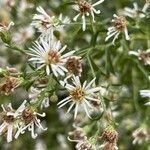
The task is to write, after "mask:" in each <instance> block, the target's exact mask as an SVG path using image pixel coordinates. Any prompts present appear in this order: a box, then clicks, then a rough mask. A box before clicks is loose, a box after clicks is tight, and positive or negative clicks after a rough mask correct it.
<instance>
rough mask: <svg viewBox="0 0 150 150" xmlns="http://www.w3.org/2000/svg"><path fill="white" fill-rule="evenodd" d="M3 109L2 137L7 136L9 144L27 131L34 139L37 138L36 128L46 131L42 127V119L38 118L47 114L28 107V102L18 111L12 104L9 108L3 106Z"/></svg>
mask: <svg viewBox="0 0 150 150" xmlns="http://www.w3.org/2000/svg"><path fill="white" fill-rule="evenodd" d="M1 107H2V109H3V111H2V113H1V114H0V117H1V120H2V124H1V125H0V135H2V134H3V135H5V134H6V138H7V142H11V141H12V139H13V138H15V139H17V138H18V136H19V135H20V134H23V133H24V132H25V130H26V129H28V130H29V131H30V132H31V136H32V138H36V137H37V134H36V133H35V129H34V128H35V126H37V127H38V128H40V129H42V130H46V128H43V127H42V125H41V121H40V119H38V116H40V117H44V116H45V113H43V114H39V113H37V112H36V110H35V109H34V108H32V107H31V106H28V105H27V101H26V100H25V101H24V102H23V103H22V104H21V106H20V107H19V108H18V109H17V110H14V109H13V108H12V105H11V103H10V104H9V105H8V106H7V107H4V106H3V105H2V106H1Z"/></svg>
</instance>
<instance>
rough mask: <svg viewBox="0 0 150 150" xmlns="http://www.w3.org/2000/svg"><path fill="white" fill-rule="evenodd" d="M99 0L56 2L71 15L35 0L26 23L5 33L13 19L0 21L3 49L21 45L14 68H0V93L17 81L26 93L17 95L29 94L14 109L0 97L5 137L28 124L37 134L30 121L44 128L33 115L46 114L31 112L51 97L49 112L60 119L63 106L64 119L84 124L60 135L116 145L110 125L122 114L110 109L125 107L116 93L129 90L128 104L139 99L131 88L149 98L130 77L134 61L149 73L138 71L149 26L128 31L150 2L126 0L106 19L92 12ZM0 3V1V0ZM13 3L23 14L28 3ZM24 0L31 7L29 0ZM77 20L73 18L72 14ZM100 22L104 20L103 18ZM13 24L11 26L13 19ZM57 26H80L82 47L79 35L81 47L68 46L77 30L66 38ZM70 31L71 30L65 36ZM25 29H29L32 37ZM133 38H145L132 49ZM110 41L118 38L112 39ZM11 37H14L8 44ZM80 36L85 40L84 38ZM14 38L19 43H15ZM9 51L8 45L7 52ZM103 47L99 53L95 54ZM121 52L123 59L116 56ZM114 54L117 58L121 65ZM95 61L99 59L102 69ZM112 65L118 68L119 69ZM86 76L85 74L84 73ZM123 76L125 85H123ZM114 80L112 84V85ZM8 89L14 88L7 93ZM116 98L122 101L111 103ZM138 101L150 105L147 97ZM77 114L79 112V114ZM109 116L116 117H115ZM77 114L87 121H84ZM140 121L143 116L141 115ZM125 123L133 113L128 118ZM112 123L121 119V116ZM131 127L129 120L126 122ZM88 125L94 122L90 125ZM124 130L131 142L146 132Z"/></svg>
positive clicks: (87, 147) (87, 149) (84, 146)
mask: <svg viewBox="0 0 150 150" xmlns="http://www.w3.org/2000/svg"><path fill="white" fill-rule="evenodd" d="M103 2H105V0H97V1H96V2H95V3H92V0H91V1H88V0H75V2H69V3H66V4H65V5H63V6H62V7H69V5H70V4H71V5H73V7H70V8H73V9H74V10H76V11H77V12H78V14H75V15H74V14H72V15H73V16H72V19H70V18H71V17H68V16H64V15H63V14H62V13H61V10H60V12H59V13H58V16H57V15H56V14H57V13H56V14H55V13H53V12H52V11H51V10H47V11H46V10H44V9H43V8H42V7H41V6H38V7H37V8H36V13H35V14H34V15H33V17H32V21H31V24H30V25H31V26H29V27H28V26H27V25H25V26H24V27H23V26H22V28H21V29H20V30H18V32H16V33H15V34H13V36H12V37H13V39H11V38H12V37H11V32H10V33H9V29H10V27H11V26H12V25H14V24H13V23H12V22H10V23H9V24H8V23H0V37H1V39H2V41H3V42H4V43H5V46H6V47H7V48H8V49H11V50H14V51H15V50H16V51H17V52H16V53H17V54H18V52H21V53H23V56H21V59H22V61H23V66H20V65H18V66H16V68H19V69H20V70H21V71H18V72H16V70H15V69H13V68H9V69H8V68H7V69H4V70H3V69H2V70H0V77H1V76H2V78H1V79H0V94H2V96H5V97H6V98H9V97H8V95H10V96H11V94H12V93H13V92H14V91H15V90H16V89H17V88H19V87H22V89H20V90H24V91H25V92H26V93H27V94H24V95H25V96H26V97H27V98H22V97H21V98H22V99H28V100H29V101H27V100H24V101H23V103H22V104H21V105H20V107H19V108H18V109H13V107H12V105H11V103H9V104H8V105H7V106H4V105H1V107H2V112H1V113H0V121H1V124H0V135H3V136H4V137H5V136H6V139H7V142H11V141H12V140H13V139H17V138H18V137H19V136H20V135H21V134H24V133H25V132H26V131H29V132H31V137H32V138H33V139H35V138H36V137H37V136H38V131H36V128H38V129H41V130H42V131H45V130H47V128H44V127H43V125H42V120H41V119H40V117H42V118H43V117H45V116H46V113H45V112H46V111H45V112H44V113H39V109H45V108H48V109H49V106H50V105H51V102H54V103H55V106H56V107H58V108H59V110H58V112H57V110H56V113H58V114H59V115H60V116H61V117H60V120H59V119H58V120H59V121H60V122H61V121H62V122H63V119H62V118H63V117H64V116H65V115H64V114H63V113H61V110H63V111H64V112H66V115H68V113H70V112H71V111H72V112H73V117H70V118H69V119H66V120H67V121H68V122H69V121H70V120H71V119H72V120H73V123H74V124H75V122H79V123H80V125H81V126H84V128H82V127H77V126H74V127H75V129H74V131H72V132H69V137H68V140H69V141H72V142H76V146H75V148H76V149H77V150H97V149H103V150H117V149H118V147H119V146H118V145H117V143H118V137H119V131H118V132H117V131H116V129H115V127H117V126H118V123H117V121H118V120H119V119H120V118H122V115H121V117H120V116H119V117H118V118H119V119H118V118H117V117H116V116H117V115H120V114H119V113H118V111H119V110H121V109H122V108H126V109H127V111H128V110H129V109H130V108H131V106H130V105H128V104H126V103H123V102H122V101H119V100H120V99H124V98H125V99H128V96H127V94H128V95H129V96H131V95H132V96H133V97H132V96H131V97H132V99H133V102H134V105H135V108H134V109H136V110H138V108H140V106H139V104H138V101H137V100H136V98H137V95H138V94H139V95H140V96H141V97H142V98H150V90H149V87H142V88H140V89H144V90H140V91H138V90H137V89H138V88H136V85H139V83H138V82H137V81H136V80H135V79H134V77H136V76H138V73H137V72H138V71H137V70H136V69H137V68H138V69H139V70H140V71H141V72H142V73H143V74H144V76H148V75H149V72H148V73H147V72H146V71H145V70H146V69H147V68H148V67H149V65H150V49H149V46H150V42H149V34H148V33H149V28H147V29H145V30H144V31H142V30H141V31H140V34H139V36H138V37H136V34H135V35H134V32H138V31H139V30H140V26H143V24H144V23H145V22H148V21H147V20H148V19H149V13H147V12H148V9H149V8H150V2H149V0H147V1H146V2H145V4H144V6H143V8H141V7H140V6H138V3H136V2H134V3H133V9H132V8H129V7H125V8H124V9H122V10H121V11H120V12H119V11H118V12H113V13H111V17H113V19H111V18H108V20H107V19H106V20H100V16H99V14H100V13H101V11H100V9H101V8H100V9H99V8H98V6H101V5H103ZM1 3H2V2H1V1H0V5H1ZM6 3H7V5H8V6H9V7H14V8H15V7H16V4H15V3H16V2H15V1H13V0H12V1H11V0H7V2H6ZM20 3H21V4H20ZM20 3H19V2H18V4H20V5H19V7H20V8H18V10H19V11H20V12H21V13H20V14H18V16H17V17H18V18H19V17H21V16H23V15H22V14H23V13H24V11H25V10H26V9H27V8H28V7H27V6H26V5H27V3H28V2H26V1H21V2H20ZM33 3H34V2H33ZM100 4H101V5H100ZM36 6H37V5H36ZM0 7H1V6H0ZM26 7H27V8H26ZM31 7H33V5H32V4H31ZM101 10H102V9H101ZM32 11H34V9H33V10H32ZM12 12H13V11H12ZM54 12H55V11H54ZM13 13H14V12H13ZM104 16H105V15H104ZM80 18H81V20H80ZM144 19H145V20H146V21H145V20H144ZM16 20H17V19H16ZM78 20H80V21H81V22H80V21H79V22H77V21H78ZM130 20H131V23H130ZM132 21H133V23H132ZM144 21H145V22H144ZM108 22H110V23H111V24H112V25H110V26H108V25H107V23H108ZM70 25H71V26H73V25H74V27H75V26H76V25H77V26H78V27H79V28H78V30H77V29H76V28H71V26H70ZM105 25H106V26H105ZM15 26H19V22H18V23H16V25H15ZM88 27H90V28H88ZM101 27H102V28H101ZM65 28H67V29H68V33H69V32H70V30H75V31H71V33H73V32H75V34H77V35H78V34H79V36H80V34H81V35H83V37H84V36H85V37H86V36H87V39H86V40H85V41H83V47H82V42H81V47H80V44H79V45H76V44H75V45H73V46H72V45H71V44H70V43H71V42H72V43H76V42H78V43H80V38H79V39H76V38H74V36H73V35H72V34H71V35H69V34H68V35H67V37H66V39H67V40H66V41H65V40H64V39H65V38H61V36H60V35H63V33H65V30H64V29H65ZM86 30H88V31H87V33H85V31H86ZM36 31H37V33H36ZM66 31H67V30H66ZM83 31H84V32H83ZM101 31H102V34H101ZM5 32H6V33H5ZM80 32H81V33H80ZM99 33H100V34H99ZM36 34H37V36H38V37H37V38H36ZM88 34H90V35H91V37H90V36H88ZM145 35H146V36H145ZM34 36H35V37H34ZM70 36H72V37H73V38H72V39H70ZM31 37H34V41H33V44H32V45H31V42H32V41H31V40H30V38H31ZM75 37H76V36H75ZM101 37H103V38H101ZM77 38H78V36H77ZM136 38H137V39H136ZM147 38H148V39H147ZM110 39H112V42H110V43H109V40H110ZM139 39H140V40H141V39H142V40H145V39H146V40H147V41H146V42H145V43H146V44H147V45H146V44H145V43H144V44H145V45H146V46H145V45H144V46H143V45H142V44H141V43H140V42H139V45H140V46H139V45H138V46H137V47H136V48H137V49H138V50H136V49H135V50H134V44H135V42H136V40H139ZM27 40H29V41H27ZM90 40H91V41H90ZM99 41H100V42H99ZM117 41H118V44H117V46H115V43H116V42H117ZM15 42H16V43H17V44H14V43H15ZM26 42H27V43H26ZM68 42H70V43H68ZM101 42H104V43H101ZM20 43H23V44H20ZM87 43H89V46H88V45H87ZM19 44H20V45H23V46H22V47H21V48H19V47H18V45H19ZM128 44H129V45H128ZM28 45H29V46H28ZM84 46H85V47H84ZM80 48H81V49H80ZM111 48H114V49H115V48H116V49H117V51H114V53H112V54H111V53H110V50H109V49H111ZM125 49H127V51H126V52H124V50H125ZM14 51H13V52H12V53H15V52H14ZM116 53H118V56H117V57H115V55H116ZM4 54H5V53H4ZM103 54H104V57H103V56H102V55H103ZM105 54H106V56H105ZM131 55H134V56H136V58H135V59H139V60H140V61H139V60H135V61H133V62H132V63H130V61H131V60H130V59H129V58H131V59H132V57H133V56H131ZM99 56H100V57H99ZM9 57H10V58H8V59H10V60H9V61H11V54H10V56H9ZM122 57H123V59H122V60H120V58H122ZM18 58H19V57H18ZM0 59H1V58H0ZM133 59H134V58H133ZM112 60H114V62H112ZM18 62H19V61H18ZM118 62H119V63H120V62H121V67H120V64H119V63H118ZM124 62H125V65H124ZM126 62H127V63H126ZM140 62H143V63H144V65H143V66H140V65H138V64H140ZM134 63H137V65H133V67H135V66H136V67H137V68H136V67H135V68H136V69H135V68H133V69H132V68H130V64H134ZM126 64H127V65H126ZM0 65H1V64H0ZM11 65H12V66H13V65H14V64H13V63H12V64H11ZM99 65H102V69H101V66H99ZM84 66H85V67H84ZM103 66H104V67H103ZM122 66H123V68H122ZM88 67H89V68H90V69H89V68H88ZM131 67H132V66H131ZM142 67H143V68H144V69H143V68H142ZM114 68H117V69H116V70H114ZM19 69H18V70H19ZM148 69H149V68H148ZM122 70H123V71H122ZM124 70H125V71H124ZM130 70H131V72H130ZM148 71H149V70H148ZM120 72H123V73H122V74H119V73H120ZM127 73H129V75H130V76H131V77H132V78H131V79H125V80H123V82H122V80H121V79H122V78H123V77H124V74H127ZM136 73H137V74H136ZM87 76H88V77H87ZM138 77H141V76H138ZM89 79H91V81H88V80H89ZM126 80H127V81H126ZM147 80H149V79H147ZM131 81H132V85H133V86H130V85H129V83H130V82H131ZM136 82H137V83H136ZM120 84H122V85H120ZM148 86H149V85H148ZM118 87H119V88H118ZM117 88H118V89H119V90H116V89H117ZM123 88H124V89H123ZM131 88H132V90H131ZM112 89H113V90H112ZM115 90H116V91H117V92H116V91H115ZM123 90H124V91H123ZM17 92H18V91H16V93H17ZM130 92H133V93H132V94H131V93H130ZM136 92H137V93H136ZM16 93H15V92H14V93H13V94H16ZM20 93H21V92H20ZM22 95H23V94H22ZM114 100H116V101H117V100H118V101H119V103H117V102H116V101H115V102H116V103H117V104H118V105H117V104H115V102H114ZM56 102H57V103H56ZM125 102H126V101H125ZM120 103H121V104H122V105H121V107H118V106H119V104H120ZM145 105H150V102H148V103H146V104H145ZM143 107H146V106H143ZM54 108H55V107H54ZM65 108H66V109H65ZM146 108H147V107H146ZM126 109H125V110H126ZM131 109H132V108H131ZM134 109H133V110H131V112H132V111H134ZM141 109H142V108H141ZM84 115H86V117H85V118H84V119H83V116H84ZM62 116H63V117H62ZM68 116H69V115H68ZM70 116H71V115H70ZM48 117H49V116H48ZM54 117H55V115H54ZM115 117H116V118H117V119H116V120H117V121H115V119H114V118H115ZM138 117H140V116H138ZM86 119H87V120H86ZM83 120H86V121H87V122H86V123H87V124H86V125H85V124H84V123H85V122H84V121H83ZM67 121H64V122H67ZM103 121H104V122H103ZM144 121H145V122H147V119H145V120H144ZM133 123H134V121H133V122H132V123H131V124H133ZM145 124H146V123H145ZM119 125H120V126H122V124H119ZM99 126H100V127H102V128H103V127H104V128H105V129H104V131H103V133H102V135H101V136H99V133H100V132H101V130H100V129H99ZM131 127H132V126H131ZM131 127H130V125H129V128H131ZM55 128H57V127H55ZM96 128H98V129H97V131H96ZM125 128H128V127H125ZM56 130H57V129H56ZM93 133H94V135H93ZM88 135H90V137H89V136H88ZM131 136H133V138H134V140H133V145H134V144H136V143H138V144H141V143H143V142H144V141H148V140H149V139H150V135H149V129H145V128H138V129H136V130H135V131H134V132H133V133H132V134H131ZM58 137H59V138H58V139H59V140H60V143H62V144H63V142H62V141H63V140H64V139H63V138H62V137H61V136H59V135H58ZM101 143H102V144H101ZM100 144H101V145H100ZM64 149H67V148H64Z"/></svg>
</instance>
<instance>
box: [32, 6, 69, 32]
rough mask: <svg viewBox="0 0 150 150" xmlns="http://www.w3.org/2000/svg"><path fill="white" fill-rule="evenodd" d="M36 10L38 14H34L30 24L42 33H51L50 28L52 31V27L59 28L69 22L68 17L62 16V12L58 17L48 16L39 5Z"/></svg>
mask: <svg viewBox="0 0 150 150" xmlns="http://www.w3.org/2000/svg"><path fill="white" fill-rule="evenodd" d="M36 10H37V12H38V13H39V14H35V15H34V17H33V22H32V24H31V25H33V26H34V27H35V28H37V29H38V31H39V32H41V33H43V34H47V33H51V30H52V31H53V30H54V29H56V30H61V29H62V28H63V27H64V26H65V25H67V24H69V23H70V19H69V18H68V17H63V16H62V14H60V15H59V17H55V16H49V15H48V14H47V13H46V12H45V10H44V9H43V8H42V7H41V6H39V7H37V9H36Z"/></svg>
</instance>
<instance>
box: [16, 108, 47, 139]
mask: <svg viewBox="0 0 150 150" xmlns="http://www.w3.org/2000/svg"><path fill="white" fill-rule="evenodd" d="M38 116H40V117H45V116H46V114H45V113H42V114H40V113H37V112H36V111H35V109H34V108H32V107H30V106H26V107H25V108H24V110H23V111H22V114H21V119H22V123H21V124H20V127H19V130H18V131H17V133H16V135H15V138H18V135H19V134H23V133H24V132H25V130H26V129H28V131H30V132H31V137H32V138H33V139H35V138H36V137H37V133H35V126H37V127H38V128H39V129H41V130H44V131H45V130H47V128H44V127H43V126H42V124H41V120H40V119H38Z"/></svg>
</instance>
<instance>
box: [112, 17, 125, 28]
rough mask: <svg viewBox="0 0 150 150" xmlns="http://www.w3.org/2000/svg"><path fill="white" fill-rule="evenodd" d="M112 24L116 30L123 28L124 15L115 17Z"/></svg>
mask: <svg viewBox="0 0 150 150" xmlns="http://www.w3.org/2000/svg"><path fill="white" fill-rule="evenodd" d="M114 26H115V28H116V29H117V30H121V31H122V30H123V29H124V28H125V27H126V20H125V18H124V17H119V18H115V21H114Z"/></svg>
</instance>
